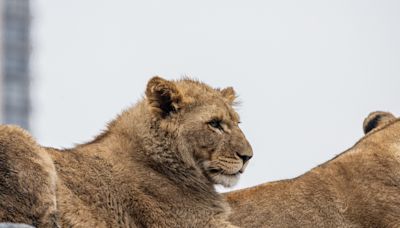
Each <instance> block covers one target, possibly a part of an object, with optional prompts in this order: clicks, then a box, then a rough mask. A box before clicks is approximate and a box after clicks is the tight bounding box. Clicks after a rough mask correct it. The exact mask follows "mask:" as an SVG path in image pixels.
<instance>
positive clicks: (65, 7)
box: [32, 0, 400, 191]
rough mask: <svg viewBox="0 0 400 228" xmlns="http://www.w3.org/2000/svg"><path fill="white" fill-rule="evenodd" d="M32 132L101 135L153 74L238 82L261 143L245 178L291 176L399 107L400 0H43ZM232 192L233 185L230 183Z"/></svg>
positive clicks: (36, 17)
mask: <svg viewBox="0 0 400 228" xmlns="http://www.w3.org/2000/svg"><path fill="white" fill-rule="evenodd" d="M32 2H33V39H34V40H33V55H32V67H33V71H34V73H33V77H34V90H33V97H34V106H33V108H34V118H33V134H34V135H35V137H36V138H37V139H38V140H39V142H40V143H41V144H44V145H47V146H54V147H71V146H73V145H74V144H75V143H82V142H87V141H89V140H91V139H92V138H93V137H94V136H95V135H97V134H98V133H99V132H100V131H101V130H102V129H104V127H105V124H106V123H107V122H108V121H110V120H111V119H113V118H114V117H115V116H116V115H117V114H118V113H119V112H120V111H121V110H122V109H124V108H126V107H128V106H130V105H132V104H134V103H135V102H137V101H138V100H139V99H140V98H141V97H142V96H143V94H144V89H145V86H146V82H147V80H148V79H149V78H150V77H151V76H153V75H162V76H164V77H165V78H168V79H177V78H180V77H181V76H182V75H190V76H192V77H195V78H198V79H200V80H201V81H204V82H206V83H208V84H210V85H212V86H214V87H225V86H233V87H234V88H235V89H236V91H237V93H238V94H239V96H240V100H241V101H242V105H241V106H240V108H239V109H238V112H239V114H240V115H241V119H242V125H241V126H242V128H243V131H244V132H245V134H246V135H247V137H248V139H249V141H250V143H251V144H252V146H253V149H254V158H253V159H252V161H251V162H250V164H249V166H248V169H247V172H245V174H244V175H243V176H242V179H241V181H240V183H239V184H238V185H237V186H236V187H235V189H237V188H243V187H247V186H252V185H256V184H261V183H263V182H266V181H272V180H277V179H283V178H291V177H295V176H297V175H300V174H302V173H304V172H305V171H307V170H309V169H310V168H312V167H314V166H316V165H318V164H320V163H323V162H325V161H326V160H328V159H330V158H332V157H333V156H334V155H336V154H338V153H340V152H342V151H344V150H345V149H347V148H349V147H350V146H352V145H353V144H354V143H355V142H356V140H358V139H359V138H360V137H362V128H361V125H362V121H363V119H364V117H366V115H367V114H368V113H369V112H371V111H374V110H387V111H391V112H393V113H395V114H396V115H399V114H400V42H399V41H400V1H398V0H393V1H386V0H376V1H372V0H360V1H351V0H332V1H324V0H315V1H309V0H303V1H297V0H288V1H286V0H276V1H267V0H260V1H251V0H247V1H243V0H241V1H237V0H201V1H187V0H182V1H178V0H168V1H165V0H146V1H128V0H126V1H123V0H108V1H105V0H103V1H101V0H84V1H82V0H35V1H32ZM225 191H226V190H225Z"/></svg>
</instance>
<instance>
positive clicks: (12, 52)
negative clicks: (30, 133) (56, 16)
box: [0, 0, 31, 129]
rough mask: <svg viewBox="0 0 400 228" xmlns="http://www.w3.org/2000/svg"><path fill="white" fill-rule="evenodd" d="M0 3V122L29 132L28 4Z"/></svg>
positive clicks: (26, 0)
mask: <svg viewBox="0 0 400 228" xmlns="http://www.w3.org/2000/svg"><path fill="white" fill-rule="evenodd" d="M0 3H1V7H0V10H1V14H0V17H1V21H0V22H1V29H0V31H1V52H0V54H1V58H0V60H1V64H0V66H1V75H0V80H1V83H0V86H1V89H0V91H1V93H2V95H1V96H0V98H1V102H0V104H1V108H0V111H1V115H0V117H1V122H2V123H7V124H17V125H20V126H21V127H23V128H25V129H29V117H30V111H31V103H30V73H29V72H30V70H29V69H30V67H29V56H30V48H31V46H30V18H31V15H30V5H29V4H30V2H29V0H0Z"/></svg>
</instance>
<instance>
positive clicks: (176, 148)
mask: <svg viewBox="0 0 400 228" xmlns="http://www.w3.org/2000/svg"><path fill="white" fill-rule="evenodd" d="M145 94H146V96H145V97H144V98H143V99H142V100H141V101H139V102H138V103H137V104H136V105H134V106H133V107H131V108H129V109H127V110H126V111H124V112H122V114H120V115H119V116H118V117H117V118H116V119H115V120H113V121H112V122H110V123H109V124H108V127H107V130H105V131H104V132H103V133H102V134H100V135H99V136H97V137H96V138H95V139H94V140H93V141H91V142H88V143H85V144H81V145H77V146H76V147H74V148H71V149H55V148H49V147H42V146H40V145H38V144H37V143H36V142H35V140H34V139H33V138H32V137H31V136H30V135H29V133H27V132H25V131H24V130H22V129H20V128H18V127H15V126H8V125H5V126H1V127H0V221H4V222H17V223H26V224H31V225H34V226H37V227H236V226H234V225H232V224H230V223H229V222H228V220H227V219H228V215H229V211H230V208H229V205H228V204H227V203H226V202H225V200H224V198H223V197H222V195H221V194H219V193H217V192H216V190H215V187H214V185H223V186H233V185H234V184H236V182H237V181H238V179H239V176H240V175H241V173H243V172H244V170H245V167H246V165H247V164H248V162H249V160H250V158H251V157H252V155H253V152H252V148H251V145H250V144H249V142H248V141H247V139H246V137H245V135H244V134H243V132H242V131H241V129H240V127H239V126H238V124H239V122H240V119H239V115H238V114H237V112H236V111H235V110H234V105H235V98H236V95H235V94H236V93H235V91H234V90H233V88H232V87H228V88H225V89H213V88H211V87H210V86H208V85H206V84H204V83H202V82H199V81H196V80H191V79H188V78H184V79H181V80H176V81H169V80H165V79H163V78H161V77H154V78H152V79H151V80H150V81H149V82H148V84H147V88H146V92H145Z"/></svg>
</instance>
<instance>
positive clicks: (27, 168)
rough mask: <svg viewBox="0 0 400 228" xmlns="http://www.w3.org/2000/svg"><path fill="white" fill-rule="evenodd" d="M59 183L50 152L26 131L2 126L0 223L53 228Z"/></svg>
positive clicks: (0, 132) (0, 126)
mask: <svg viewBox="0 0 400 228" xmlns="http://www.w3.org/2000/svg"><path fill="white" fill-rule="evenodd" d="M55 184H56V173H55V169H54V164H53V162H52V159H51V158H50V156H49V155H48V154H47V152H46V151H45V150H44V149H43V148H41V147H40V146H39V145H38V144H37V143H36V142H35V140H34V139H33V137H32V136H31V135H30V134H29V133H28V132H26V131H25V130H23V129H22V128H20V127H17V126H13V125H0V221H2V222H20V223H27V224H32V225H36V226H38V225H44V226H51V225H52V224H53V222H54V221H55V213H56V211H55V210H56V205H55V204H56V199H55Z"/></svg>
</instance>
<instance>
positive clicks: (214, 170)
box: [209, 168, 243, 177]
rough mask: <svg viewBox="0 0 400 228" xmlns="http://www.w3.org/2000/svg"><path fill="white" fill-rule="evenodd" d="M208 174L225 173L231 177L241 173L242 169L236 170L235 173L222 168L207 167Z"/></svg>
mask: <svg viewBox="0 0 400 228" xmlns="http://www.w3.org/2000/svg"><path fill="white" fill-rule="evenodd" d="M209 172H210V174H214V175H218V174H219V175H225V176H231V177H235V176H239V175H240V174H242V173H243V171H242V170H239V171H237V172H236V173H227V172H226V171H224V170H223V169H215V168H214V169H209Z"/></svg>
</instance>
